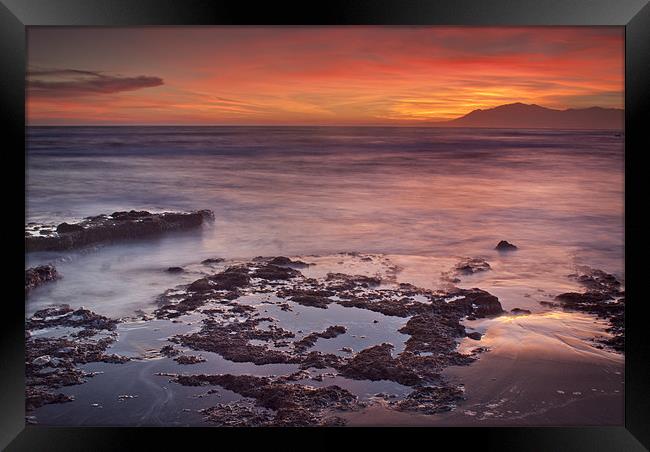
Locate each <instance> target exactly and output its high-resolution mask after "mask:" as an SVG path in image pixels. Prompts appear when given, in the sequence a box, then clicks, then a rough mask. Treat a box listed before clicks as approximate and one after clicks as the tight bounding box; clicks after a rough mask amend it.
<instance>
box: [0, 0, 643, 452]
mask: <svg viewBox="0 0 650 452" xmlns="http://www.w3.org/2000/svg"><path fill="white" fill-rule="evenodd" d="M224 24H240V25H267V24H277V25H294V24H295V25H329V24H340V25H362V24H373V25H375V24H376V25H494V26H508V25H518V26H523V25H575V26H590V25H619V26H625V30H626V31H625V36H626V43H625V49H626V62H625V83H626V85H625V147H626V156H625V157H626V158H625V193H626V196H625V198H626V199H625V203H626V209H625V224H626V231H625V241H626V243H627V244H630V246H629V247H627V248H626V262H625V263H626V292H627V294H626V298H627V303H626V330H627V331H626V344H625V358H626V359H625V387H626V391H625V425H624V426H620V427H601V428H594V427H589V428H587V427H571V428H569V427H557V428H528V427H526V428H480V429H464V428H463V429H460V428H455V429H449V428H444V429H443V428H437V429H436V430H435V432H431V431H430V430H429V429H420V430H419V433H420V434H422V433H424V434H423V435H422V436H423V437H425V438H428V441H430V443H429V444H435V445H438V444H443V443H441V442H439V441H443V440H442V438H443V437H446V438H445V439H450V440H451V441H452V443H450V444H454V442H458V441H462V445H463V446H469V445H473V446H474V447H481V448H483V449H485V448H498V449H500V450H504V449H506V450H507V449H516V450H572V451H577V450H626V451H632V450H644V449H646V448H648V447H650V429H649V428H648V426H649V425H650V397H649V395H648V392H647V389H648V382H649V381H650V373H649V371H648V364H647V363H648V362H649V361H650V346H649V345H648V341H647V339H646V338H645V329H644V325H643V322H644V319H645V316H644V313H645V312H646V309H647V308H646V307H645V306H644V304H645V303H647V302H648V300H646V297H643V286H642V284H643V274H642V272H643V270H644V269H643V267H642V266H641V265H633V264H632V263H633V262H642V261H641V259H642V258H643V255H642V253H643V250H644V249H647V238H646V235H647V234H646V233H645V232H644V224H643V223H642V215H643V213H642V212H643V210H642V208H641V206H640V205H639V204H640V203H641V201H642V199H643V196H642V188H643V184H644V182H645V181H644V177H643V174H642V172H643V171H644V168H643V165H642V159H643V154H644V153H647V152H649V150H650V143H649V141H650V139H649V138H648V133H647V131H646V130H644V129H645V128H647V126H646V124H647V119H645V118H647V117H650V115H648V113H649V104H650V5H649V4H648V0H618V1H611V0H544V1H542V0H517V1H512V0H449V1H433V0H402V1H398V0H330V1H327V2H324V1H323V2H318V3H310V2H304V3H301V4H293V3H288V2H286V3H277V2H259V4H257V3H253V2H250V1H246V0H240V1H233V0H220V1H215V2H209V1H204V0H185V1H179V0H176V1H174V0H0V55H1V59H2V62H1V64H0V95H1V102H0V114H1V115H2V117H1V119H2V124H4V126H5V133H4V138H5V142H6V143H8V147H6V148H5V149H4V151H3V154H4V155H3V157H5V159H6V162H9V155H10V156H11V163H10V164H9V163H5V165H6V169H5V175H6V176H7V175H13V179H12V180H11V182H9V183H10V184H11V185H10V186H8V187H7V189H5V191H4V192H5V194H8V195H10V196H9V197H11V200H12V201H14V204H13V205H12V210H13V209H15V210H16V212H15V213H14V212H13V211H12V212H11V213H10V214H8V215H7V217H6V219H5V221H3V223H4V224H5V226H7V227H8V229H9V230H8V231H7V232H6V233H7V234H9V235H10V236H11V238H10V239H9V240H7V242H8V243H12V244H14V245H15V247H14V249H12V252H15V253H16V259H15V260H14V259H11V258H10V256H9V255H7V257H8V258H9V259H7V262H8V263H9V266H8V267H7V268H8V270H7V271H6V274H7V275H8V279H7V281H8V282H9V284H7V285H6V287H7V288H10V291H9V292H8V293H7V294H8V295H9V296H5V297H4V300H3V304H4V306H3V310H2V313H3V314H4V315H3V317H4V319H3V320H4V322H3V324H2V325H3V327H2V328H0V337H1V338H2V341H1V358H0V359H1V360H0V381H1V384H0V410H1V415H0V416H1V421H0V449H3V448H7V450H32V451H37V450H59V449H60V450H67V451H70V450H114V449H128V448H129V447H128V446H129V445H132V444H133V443H132V440H133V439H134V438H136V437H145V438H144V439H145V440H147V441H152V442H153V441H156V442H158V443H159V444H161V443H162V444H166V445H167V446H170V445H171V444H172V442H175V441H179V440H181V441H182V442H183V444H184V446H183V447H187V444H188V441H191V440H194V439H197V438H200V439H204V440H205V439H206V438H205V437H206V436H208V435H209V436H210V438H211V439H209V441H212V443H208V444H212V445H213V446H215V445H217V444H222V445H223V446H224V447H225V442H223V443H222V441H225V440H224V436H223V435H224V433H222V432H223V430H222V429H220V430H219V433H218V435H215V433H216V431H215V430H213V429H190V430H191V432H190V431H189V430H187V429H183V430H181V431H179V429H174V428H147V429H136V428H89V427H83V428H78V429H75V428H47V427H42V426H25V414H24V306H23V305H22V304H21V303H20V302H19V300H20V296H22V295H20V294H21V293H22V292H19V291H22V289H21V288H20V287H19V284H18V281H19V280H20V276H19V273H20V272H21V271H22V269H20V268H18V265H15V264H14V263H15V262H18V261H19V259H20V257H18V256H21V255H22V258H23V259H24V248H23V246H22V245H21V238H22V237H24V230H23V228H24V216H22V217H21V215H20V214H19V212H20V209H24V197H21V196H20V195H19V192H18V184H20V183H21V181H22V183H23V187H24V163H25V161H24V154H23V159H21V158H20V157H19V156H18V155H19V154H18V153H19V152H20V151H19V150H20V149H23V150H24V142H25V70H26V64H25V62H26V53H25V52H26V46H25V36H26V27H29V26H37V25H39V26H43V25H46V26H59V25H75V26H125V25H129V26H138V25H147V26H149V25H224ZM644 126H646V127H644ZM20 165H23V167H22V168H21V167H20ZM8 200H9V199H7V201H8ZM23 213H24V212H23ZM356 430H357V431H358V429H356ZM361 430H362V434H363V432H366V433H367V429H361ZM281 431H282V430H281V429H277V430H273V431H272V432H270V431H269V430H264V433H263V435H264V439H263V441H265V442H266V441H270V442H272V441H274V439H275V438H276V437H275V436H273V435H277V434H278V433H280V432H281ZM340 431H341V429H321V430H318V432H315V430H314V429H309V434H310V435H312V439H311V440H310V443H309V444H314V443H316V442H317V441H320V438H324V436H325V435H326V434H330V433H331V432H340ZM246 432H250V430H246ZM181 433H182V435H181ZM239 433H241V430H239ZM239 433H238V436H239V437H240V439H241V440H242V441H245V442H248V439H249V438H250V437H251V436H248V434H247V433H246V434H244V435H241V434H239ZM386 434H388V435H390V436H396V437H397V436H401V435H393V434H391V431H390V429H382V430H381V431H379V430H377V429H374V431H373V432H372V436H373V437H374V438H376V439H382V438H383V437H384V436H385V435H386ZM269 435H271V436H269ZM425 438H420V439H425ZM215 439H217V441H218V443H214V441H215ZM424 444H427V443H424ZM279 445H280V444H279V443H278V446H279ZM489 446H493V447H489ZM150 447H151V448H153V447H155V446H152V445H150Z"/></svg>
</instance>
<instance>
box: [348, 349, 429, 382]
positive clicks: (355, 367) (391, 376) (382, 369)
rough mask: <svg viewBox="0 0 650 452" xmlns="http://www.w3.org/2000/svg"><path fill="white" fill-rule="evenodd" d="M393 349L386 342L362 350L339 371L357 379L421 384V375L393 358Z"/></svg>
mask: <svg viewBox="0 0 650 452" xmlns="http://www.w3.org/2000/svg"><path fill="white" fill-rule="evenodd" d="M392 349H393V346H392V345H391V344H386V343H384V344H381V345H375V346H374V347H370V348H366V349H365V350H361V351H360V352H359V353H357V354H356V355H354V356H353V357H352V359H351V360H350V361H348V362H347V363H346V364H344V365H342V366H341V367H339V372H340V374H341V375H342V376H344V377H347V378H352V379H355V380H372V381H378V380H391V381H395V382H397V383H400V384H403V385H406V386H413V385H417V384H419V383H420V382H421V381H422V379H421V378H420V376H419V375H417V374H416V373H415V372H414V371H413V369H411V368H409V367H408V366H403V365H402V363H401V362H400V361H399V360H396V359H395V358H393V356H392V354H391V350H392Z"/></svg>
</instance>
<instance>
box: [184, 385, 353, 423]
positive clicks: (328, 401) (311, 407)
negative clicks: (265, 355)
mask: <svg viewBox="0 0 650 452" xmlns="http://www.w3.org/2000/svg"><path fill="white" fill-rule="evenodd" d="M172 381H175V382H176V383H179V384H182V385H186V386H200V385H205V384H209V385H218V386H221V387H222V388H224V389H227V390H230V391H233V392H236V393H238V394H240V395H242V396H244V397H248V398H251V399H254V400H255V401H256V404H257V406H259V407H261V408H264V409H267V410H273V411H274V412H275V417H274V418H273V419H272V420H270V421H269V420H267V421H264V425H273V426H309V425H326V424H329V425H331V424H330V423H331V422H332V421H331V420H329V421H328V420H327V419H329V418H327V417H326V416H327V413H328V412H330V411H333V410H351V409H355V408H356V407H357V398H356V396H355V395H354V394H352V393H351V392H349V391H347V390H346V389H343V388H340V387H338V386H327V387H320V388H313V387H310V386H302V385H297V384H291V383H282V382H278V381H274V380H272V379H271V378H269V377H254V376H251V375H229V374H226V375H178V376H175V377H174V378H173V380H172ZM269 414H270V413H268V412H266V413H265V416H263V417H262V419H268V418H269V417H270V416H269ZM255 418H256V421H258V420H259V417H258V416H257V415H256V416H255ZM338 422H339V423H340V421H338Z"/></svg>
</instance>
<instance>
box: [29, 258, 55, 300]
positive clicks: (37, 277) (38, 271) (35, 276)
mask: <svg viewBox="0 0 650 452" xmlns="http://www.w3.org/2000/svg"><path fill="white" fill-rule="evenodd" d="M58 278H59V274H58V272H57V271H56V267H54V265H51V264H48V265H40V266H38V267H32V268H28V269H27V270H25V293H27V292H29V291H30V290H32V289H33V288H35V287H37V286H40V285H41V284H43V283H46V282H48V281H54V280H56V279H58Z"/></svg>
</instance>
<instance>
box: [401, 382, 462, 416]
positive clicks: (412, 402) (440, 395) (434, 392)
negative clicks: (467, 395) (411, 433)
mask: <svg viewBox="0 0 650 452" xmlns="http://www.w3.org/2000/svg"><path fill="white" fill-rule="evenodd" d="M461 400H463V391H461V390H460V389H458V388H454V387H448V386H436V387H423V388H418V389H416V390H415V391H413V392H412V393H410V394H409V395H408V396H407V397H406V399H404V400H402V401H400V402H398V403H397V409H398V410H399V411H412V412H418V413H423V414H436V413H440V412H444V411H450V410H452V409H453V408H454V407H455V406H456V404H457V403H458V402H459V401H461Z"/></svg>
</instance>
